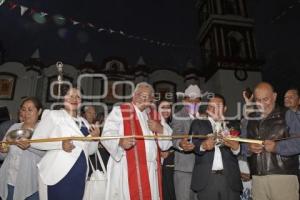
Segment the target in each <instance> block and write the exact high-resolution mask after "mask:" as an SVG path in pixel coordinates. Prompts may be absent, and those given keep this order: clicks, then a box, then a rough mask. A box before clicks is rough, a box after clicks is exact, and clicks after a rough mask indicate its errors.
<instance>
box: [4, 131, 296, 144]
mask: <svg viewBox="0 0 300 200" xmlns="http://www.w3.org/2000/svg"><path fill="white" fill-rule="evenodd" d="M28 131H29V130H23V129H18V130H17V131H14V132H13V133H11V134H10V133H9V134H8V135H14V134H16V132H18V133H22V132H24V133H26V134H27V135H28ZM230 132H232V133H230V134H229V135H227V136H222V135H221V136H216V135H217V134H216V133H211V134H208V135H202V134H200V133H199V134H194V135H189V134H183V135H182V134H173V135H172V136H164V135H129V136H102V137H91V136H87V137H58V138H43V139H28V138H26V137H14V138H10V139H8V140H6V141H1V142H0V144H1V145H4V146H5V145H14V144H16V141H18V140H26V141H27V142H29V143H43V142H57V141H64V140H77V141H93V140H115V139H120V138H135V139H137V140H170V139H183V138H200V139H206V138H208V137H215V138H216V137H218V139H221V140H232V141H238V142H243V143H255V144H263V141H262V140H255V139H247V138H240V137H237V135H236V132H235V131H234V130H233V131H230ZM29 135H31V134H29ZM298 137H299V138H300V136H298ZM289 138H291V137H289ZM289 138H283V139H289ZM293 138H295V137H293ZM216 139H217V138H216ZM283 139H281V140H283Z"/></svg>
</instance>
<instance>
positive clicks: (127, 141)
mask: <svg viewBox="0 0 300 200" xmlns="http://www.w3.org/2000/svg"><path fill="white" fill-rule="evenodd" d="M135 142H136V141H135V138H120V141H119V146H120V147H122V148H123V149H130V148H131V147H133V146H134V145H135Z"/></svg>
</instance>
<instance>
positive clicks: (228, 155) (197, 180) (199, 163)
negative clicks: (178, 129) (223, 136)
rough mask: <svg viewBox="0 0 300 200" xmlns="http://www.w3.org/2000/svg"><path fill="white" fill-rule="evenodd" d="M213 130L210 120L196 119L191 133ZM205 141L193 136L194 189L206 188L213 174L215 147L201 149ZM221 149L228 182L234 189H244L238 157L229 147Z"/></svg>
mask: <svg viewBox="0 0 300 200" xmlns="http://www.w3.org/2000/svg"><path fill="white" fill-rule="evenodd" d="M212 132H213V129H212V126H211V123H210V121H209V120H199V119H196V120H194V121H193V122H192V125H191V129H190V134H194V135H198V134H202V135H207V134H209V133H212ZM203 141H204V140H203V139H197V138H193V143H194V144H195V154H196V160H195V166H194V170H193V175H192V183H191V188H192V190H194V191H201V190H203V189H205V187H206V185H207V183H208V181H209V178H210V176H211V170H212V164H213V160H214V149H213V150H211V151H204V152H203V151H200V145H201V143H202V142H203ZM220 151H221V154H222V160H223V167H224V176H226V180H227V183H228V184H229V186H230V187H231V189H232V190H234V191H242V189H243V187H242V182H241V176H240V169H239V165H238V160H237V157H236V156H235V155H234V154H233V153H232V151H231V149H230V148H228V147H225V146H223V147H220Z"/></svg>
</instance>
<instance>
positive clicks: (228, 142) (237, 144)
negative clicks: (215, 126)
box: [223, 138, 240, 151]
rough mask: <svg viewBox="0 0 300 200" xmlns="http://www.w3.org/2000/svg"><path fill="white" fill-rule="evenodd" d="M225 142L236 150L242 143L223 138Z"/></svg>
mask: <svg viewBox="0 0 300 200" xmlns="http://www.w3.org/2000/svg"><path fill="white" fill-rule="evenodd" d="M223 144H224V145H225V146H227V147H229V148H230V149H232V150H233V151H236V150H238V149H239V146H240V143H239V142H238V141H232V140H228V139H226V138H224V139H223Z"/></svg>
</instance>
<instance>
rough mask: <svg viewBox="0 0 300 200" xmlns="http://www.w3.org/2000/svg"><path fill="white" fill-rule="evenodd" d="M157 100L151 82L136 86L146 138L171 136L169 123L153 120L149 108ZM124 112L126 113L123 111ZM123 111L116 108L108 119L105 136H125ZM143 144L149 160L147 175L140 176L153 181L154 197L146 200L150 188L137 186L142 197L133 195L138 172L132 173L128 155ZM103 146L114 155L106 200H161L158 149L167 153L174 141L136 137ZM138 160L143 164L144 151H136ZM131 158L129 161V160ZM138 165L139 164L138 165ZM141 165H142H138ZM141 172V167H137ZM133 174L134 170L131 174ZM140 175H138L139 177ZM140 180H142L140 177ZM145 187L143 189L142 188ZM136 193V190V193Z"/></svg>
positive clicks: (136, 108) (137, 108) (138, 113)
mask: <svg viewBox="0 0 300 200" xmlns="http://www.w3.org/2000/svg"><path fill="white" fill-rule="evenodd" d="M153 97H154V91H153V88H152V86H151V85H149V84H148V83H144V82H143V83H139V84H138V85H137V86H136V89H135V91H134V95H133V100H132V103H131V105H132V107H133V108H134V109H133V112H135V116H136V117H137V121H138V122H139V124H140V127H141V128H140V129H141V132H142V133H141V134H142V135H155V133H157V134H162V135H171V134H172V129H171V128H170V127H169V126H168V125H167V124H166V122H165V121H164V120H163V119H161V121H160V123H159V122H158V121H155V120H152V119H150V118H151V117H150V115H149V107H150V105H151V102H152V100H153ZM123 111H124V110H123ZM123 111H122V105H121V106H120V107H119V106H118V107H114V108H113V110H112V112H111V113H110V114H109V116H108V117H107V119H106V121H105V124H104V127H103V132H102V136H124V135H125V134H124V130H125V129H124V124H125V123H124V121H125V120H124V114H123ZM141 141H142V142H143V144H142V145H144V150H145V151H144V154H145V157H146V166H147V167H146V168H147V169H146V171H147V172H148V176H147V174H146V175H145V174H143V173H142V172H141V173H140V172H139V173H140V176H144V177H143V178H145V177H146V179H147V180H148V179H149V187H150V188H149V191H150V192H151V194H150V196H151V197H150V196H148V197H145V196H144V197H143V196H142V194H141V193H146V190H147V188H145V187H146V186H145V185H144V184H142V183H141V182H139V181H137V182H139V183H137V187H136V188H138V190H139V191H138V195H137V197H134V196H133V194H132V193H133V191H134V190H133V189H132V187H131V185H132V183H131V182H130V180H132V176H136V175H135V174H136V173H135V172H134V173H132V174H128V170H129V169H128V168H129V165H131V164H132V163H130V162H131V161H130V159H129V156H128V151H130V150H135V149H134V148H137V146H138V144H137V143H138V142H141ZM102 144H103V145H104V147H105V148H106V149H107V150H108V152H109V153H110V158H109V161H108V165H107V174H108V184H107V190H106V200H133V199H141V198H142V199H144V200H146V199H148V200H150V199H152V200H159V199H161V197H160V191H159V187H160V186H159V184H160V183H159V179H158V178H159V176H158V174H159V172H158V164H159V163H158V162H157V160H158V159H159V158H158V150H159V149H158V146H159V148H160V149H161V150H167V149H169V148H170V146H171V145H172V143H171V140H154V139H145V140H137V139H135V138H121V139H113V140H103V141H102ZM135 153H136V156H137V157H138V158H137V159H136V160H138V161H141V160H142V157H143V152H141V151H135ZM127 159H128V160H127ZM134 165H135V163H134ZM137 165H142V164H141V163H137ZM137 171H138V167H137ZM131 172H132V171H131ZM139 173H137V174H139ZM137 179H138V178H137ZM142 188H143V189H142ZM135 192H136V191H135Z"/></svg>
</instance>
